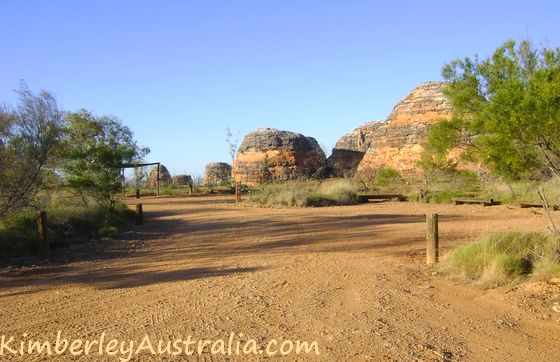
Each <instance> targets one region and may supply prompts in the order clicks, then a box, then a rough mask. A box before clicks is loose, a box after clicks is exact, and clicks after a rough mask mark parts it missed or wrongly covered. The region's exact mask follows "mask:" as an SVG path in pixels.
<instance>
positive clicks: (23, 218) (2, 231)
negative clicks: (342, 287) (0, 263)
mask: <svg viewBox="0 0 560 362" xmlns="http://www.w3.org/2000/svg"><path fill="white" fill-rule="evenodd" d="M46 211H47V219H48V229H47V232H48V236H49V243H50V246H51V248H53V249H56V248H58V247H61V246H64V245H68V244H72V243H79V242H82V241H86V240H89V239H91V238H99V237H107V236H113V235H114V234H115V233H117V232H119V231H121V230H123V229H125V228H127V227H129V226H130V225H131V223H132V222H133V220H134V212H133V211H132V210H130V209H129V208H127V207H126V206H125V205H123V204H118V205H117V206H116V207H115V210H114V212H113V217H112V220H111V223H110V224H107V222H106V214H107V210H105V209H104V208H102V207H99V206H93V207H85V206H83V205H80V204H73V205H71V204H66V205H53V206H50V207H49V208H47V209H46ZM36 225H37V212H36V211H35V210H32V209H26V210H21V211H19V212H18V213H16V214H13V215H12V216H11V217H9V218H5V219H3V220H0V258H4V257H7V256H16V255H27V254H33V253H35V252H36V251H37V248H38V244H37V243H38V235H37V231H36V230H37V227H36Z"/></svg>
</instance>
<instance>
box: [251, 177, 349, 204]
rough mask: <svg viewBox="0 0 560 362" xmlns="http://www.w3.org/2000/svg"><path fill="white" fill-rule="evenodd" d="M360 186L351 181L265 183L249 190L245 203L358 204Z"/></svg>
mask: <svg viewBox="0 0 560 362" xmlns="http://www.w3.org/2000/svg"><path fill="white" fill-rule="evenodd" d="M359 187H360V185H359V182H358V181H355V180H352V179H332V180H326V181H315V180H309V181H289V182H285V183H282V184H265V185H263V186H260V187H258V188H256V189H254V190H252V191H251V196H250V198H249V200H248V201H247V202H248V203H251V204H255V205H260V206H267V207H282V206H299V207H301V206H308V207H320V206H334V205H350V204H355V203H357V201H358V191H359Z"/></svg>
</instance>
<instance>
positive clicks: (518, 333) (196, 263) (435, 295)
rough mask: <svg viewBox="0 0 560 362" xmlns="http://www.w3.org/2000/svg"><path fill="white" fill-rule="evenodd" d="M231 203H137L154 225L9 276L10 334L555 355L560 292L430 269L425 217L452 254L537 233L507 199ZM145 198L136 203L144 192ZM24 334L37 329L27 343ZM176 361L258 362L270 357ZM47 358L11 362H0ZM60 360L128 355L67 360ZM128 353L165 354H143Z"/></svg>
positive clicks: (328, 354) (460, 356) (0, 315)
mask: <svg viewBox="0 0 560 362" xmlns="http://www.w3.org/2000/svg"><path fill="white" fill-rule="evenodd" d="M230 199H231V198H228V197H193V198H171V197H167V198H165V197H162V198H143V199H142V203H143V205H144V210H145V216H146V218H147V222H146V223H145V224H144V225H142V226H139V227H136V228H135V229H134V230H133V231H130V232H127V233H124V234H122V237H121V238H120V239H119V240H117V241H103V242H101V243H100V244H99V243H98V244H96V246H95V247H92V245H93V244H87V247H88V248H90V247H92V249H91V250H84V248H85V247H84V246H81V247H76V248H75V249H72V250H70V251H68V250H60V251H55V259H56V258H65V257H66V256H65V255H66V254H68V253H72V256H71V259H72V260H71V261H70V262H66V263H57V262H53V263H51V264H48V265H44V266H38V267H31V268H16V269H14V268H12V269H7V270H3V271H2V273H1V274H0V286H1V289H0V336H1V335H4V336H14V337H15V340H16V341H22V340H25V338H30V337H31V338H34V339H37V340H40V339H41V338H43V339H49V340H54V339H55V338H56V333H57V331H59V330H60V331H62V333H63V336H65V337H66V338H68V339H79V338H83V339H87V338H89V339H93V338H97V337H99V335H101V334H102V333H105V334H106V336H107V339H109V338H116V339H118V340H129V339H132V340H137V341H138V342H139V341H141V340H142V338H143V337H144V335H145V334H149V335H150V337H151V339H152V340H153V341H157V340H174V339H177V338H186V337H187V336H189V335H190V336H192V337H193V338H197V339H210V340H215V339H218V338H224V339H225V338H227V337H228V336H229V335H230V333H235V334H236V336H238V335H239V334H240V333H242V334H243V336H242V337H239V339H240V340H242V341H246V340H248V339H255V340H256V341H257V342H258V343H259V345H266V343H267V342H268V341H270V340H271V339H276V340H279V341H283V340H288V339H289V340H292V341H296V340H302V341H309V342H311V341H317V342H318V347H319V352H320V354H319V355H315V354H314V353H312V354H305V355H304V354H302V355H299V356H297V355H295V354H290V355H288V356H286V357H284V359H285V360H308V359H310V360H317V361H336V360H339V361H352V360H355V361H362V360H394V361H403V360H405V361H415V360H416V361H432V360H453V361H455V360H465V361H482V360H490V361H492V360H493V361H504V360H507V361H555V360H556V361H558V360H560V323H559V320H560V313H556V312H554V311H553V310H552V309H551V306H552V304H553V303H554V302H556V301H558V300H559V297H560V286H558V285H552V284H549V283H547V282H546V281H543V282H533V283H529V284H526V285H522V286H519V287H516V288H500V289H496V290H490V291H487V290H483V289H480V288H478V287H476V286H472V285H469V284H466V283H464V282H461V281H458V280H453V279H450V278H448V277H445V276H442V275H441V274H439V273H437V272H435V269H433V268H428V267H426V266H425V265H424V260H425V254H424V246H425V245H424V243H425V241H424V232H425V224H424V220H425V219H424V216H423V215H424V214H425V213H427V212H438V213H439V214H440V244H441V246H442V247H443V252H445V251H446V250H448V249H449V248H450V247H452V246H454V245H458V244H459V243H464V242H465V241H467V240H471V239H473V238H476V237H477V236H478V235H480V234H485V233H489V232H497V231H503V230H539V229H544V228H545V227H546V223H545V220H544V217H543V216H542V215H537V214H536V213H535V212H534V211H531V210H521V209H509V208H508V207H506V206H497V207H490V208H482V207H479V206H448V205H424V204H415V203H380V204H374V203H371V204H366V205H358V206H347V207H332V208H307V209H261V208H251V207H243V206H236V205H234V204H231V203H229V202H230ZM134 201H135V200H132V201H131V203H132V202H134ZM23 333H27V334H28V335H29V336H27V337H23V336H22V335H23ZM204 352H205V353H204V354H203V355H202V356H192V357H187V356H184V355H183V356H176V357H170V356H166V358H163V359H164V360H193V361H194V360H227V359H229V360H231V359H233V360H247V359H249V360H255V359H260V358H262V359H264V358H265V357H266V356H264V355H259V356H240V357H236V356H223V355H211V354H210V353H209V350H208V348H206V349H204ZM34 359H35V360H44V356H36V355H35V356H27V355H26V356H14V355H11V354H10V353H9V352H6V351H4V354H3V355H2V356H0V360H2V361H4V360H34ZM53 359H55V360H72V359H76V360H78V359H79V360H105V359H107V360H118V359H117V358H116V357H108V356H101V357H100V356H99V355H90V356H88V357H83V356H82V357H80V358H78V357H73V356H71V355H69V354H65V355H63V356H59V357H53ZM133 360H162V358H161V357H159V356H157V357H156V356H152V355H150V354H148V353H143V354H140V355H139V356H135V357H134V358H133Z"/></svg>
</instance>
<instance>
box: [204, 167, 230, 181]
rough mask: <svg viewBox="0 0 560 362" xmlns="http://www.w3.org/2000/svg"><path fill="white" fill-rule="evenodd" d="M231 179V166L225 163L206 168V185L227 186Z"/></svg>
mask: <svg viewBox="0 0 560 362" xmlns="http://www.w3.org/2000/svg"><path fill="white" fill-rule="evenodd" d="M230 179H231V165H229V164H227V163H225V162H213V163H209V164H207V165H206V167H205V168H204V183H205V184H206V185H225V184H227V183H228V182H229V181H230Z"/></svg>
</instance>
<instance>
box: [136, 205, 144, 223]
mask: <svg viewBox="0 0 560 362" xmlns="http://www.w3.org/2000/svg"><path fill="white" fill-rule="evenodd" d="M143 222H144V214H143V212H142V204H137V205H136V225H142V223H143Z"/></svg>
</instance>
